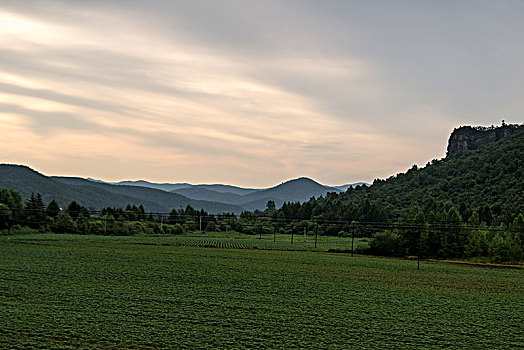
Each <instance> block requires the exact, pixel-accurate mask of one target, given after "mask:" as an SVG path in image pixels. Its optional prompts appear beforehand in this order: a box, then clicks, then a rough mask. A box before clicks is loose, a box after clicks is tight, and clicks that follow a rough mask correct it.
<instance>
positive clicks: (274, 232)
mask: <svg viewBox="0 0 524 350" xmlns="http://www.w3.org/2000/svg"><path fill="white" fill-rule="evenodd" d="M276 241H277V230H276V229H274V230H273V243H275V242H276Z"/></svg>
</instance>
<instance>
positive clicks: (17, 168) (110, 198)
mask: <svg viewBox="0 0 524 350" xmlns="http://www.w3.org/2000/svg"><path fill="white" fill-rule="evenodd" d="M0 187H7V188H12V189H15V190H17V191H19V192H20V193H21V194H22V197H23V198H24V199H27V198H29V197H30V196H31V193H32V192H34V193H35V194H36V193H40V194H41V195H42V197H43V200H44V201H45V202H46V203H47V202H49V201H51V200H53V199H54V200H56V201H57V202H58V203H59V204H60V206H62V207H64V208H65V207H66V206H67V204H68V203H70V202H71V201H77V202H78V203H80V204H81V205H84V206H86V207H88V208H90V209H100V208H104V207H125V206H126V205H128V204H132V205H137V206H138V205H143V206H144V208H145V209H146V210H147V211H153V212H169V211H170V210H171V209H173V208H179V207H186V206H187V205H188V204H189V205H191V206H192V207H193V208H197V209H204V210H205V211H208V212H210V213H224V212H237V213H240V212H241V211H242V208H240V207H238V206H235V205H230V204H225V203H216V202H210V201H200V200H194V199H190V198H187V197H185V196H182V195H180V194H176V193H169V192H165V191H161V190H157V189H153V188H146V187H134V186H118V185H110V184H105V183H97V182H93V181H89V180H85V179H80V178H67V177H48V176H45V175H42V174H40V173H38V172H36V171H34V170H33V169H31V168H29V167H26V166H22V165H12V164H0Z"/></svg>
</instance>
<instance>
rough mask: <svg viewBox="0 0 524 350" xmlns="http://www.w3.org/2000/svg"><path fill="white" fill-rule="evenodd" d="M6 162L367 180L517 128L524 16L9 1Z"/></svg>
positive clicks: (520, 5) (62, 172)
mask: <svg viewBox="0 0 524 350" xmlns="http://www.w3.org/2000/svg"><path fill="white" fill-rule="evenodd" d="M0 44H1V45H0V63H1V65H0V133H1V134H2V137H1V138H0V153H1V154H2V156H1V158H0V163H15V164H23V165H27V166H29V167H31V168H33V169H35V170H37V171H39V172H41V173H43V174H46V175H49V176H78V177H84V178H87V177H90V178H93V179H102V180H104V181H108V182H116V181H122V180H133V179H140V180H147V181H150V182H157V183H162V182H169V183H178V182H190V183H202V184H203V183H206V184H212V183H221V184H230V185H234V186H239V187H249V188H265V187H270V186H274V185H275V184H279V183H282V182H284V181H287V180H289V179H294V178H298V177H309V178H311V179H314V180H315V181H317V182H319V183H322V184H325V185H330V186H340V185H343V184H348V183H355V182H368V183H371V182H373V180H374V179H375V178H387V177H389V176H391V175H394V174H397V173H399V172H404V171H406V170H407V169H409V168H410V167H411V166H412V165H413V164H417V165H418V166H424V165H425V164H426V163H427V162H428V161H431V160H432V159H435V158H436V159H439V158H442V157H444V155H445V152H446V146H447V140H448V137H449V134H450V133H451V131H452V130H453V128H456V127H459V126H461V125H484V126H490V125H500V123H501V121H502V120H505V121H506V123H508V124H510V123H518V124H520V123H522V122H523V121H524V117H523V114H522V111H523V110H524V99H522V98H521V97H522V95H523V93H524V62H523V61H522V59H521V58H522V57H523V55H524V2H515V1H496V2H479V1H440V2H419V1H402V2H400V1H399V2H389V1H374V2H360V1H359V2H357V1H329V2H318V1H309V0H302V1H293V0H292V1H264V2H246V1H235V0H230V1H221V2H216V1H211V0H209V1H207V0H206V1H204V0H201V1H192V2H187V1H168V2H166V1H159V0H153V1H147V2H144V1H126V2H119V3H106V2H103V1H90V2H83V1H79V0H71V1H23V2H21V1H9V0H8V1H4V2H2V4H0Z"/></svg>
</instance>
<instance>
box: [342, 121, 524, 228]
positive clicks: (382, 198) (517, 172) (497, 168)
mask: <svg viewBox="0 0 524 350" xmlns="http://www.w3.org/2000/svg"><path fill="white" fill-rule="evenodd" d="M338 199H340V200H343V201H354V202H361V201H364V200H365V199H369V200H370V201H377V202H378V203H381V204H383V205H384V206H385V207H387V208H388V210H389V211H390V212H392V213H394V214H398V213H399V212H402V211H405V210H406V209H408V208H410V207H411V206H412V205H418V206H419V207H421V208H424V207H427V206H431V205H433V203H434V202H435V201H449V202H451V204H452V205H454V206H455V207H457V208H460V207H462V210H461V211H462V213H461V214H462V216H466V217H463V219H465V220H467V216H468V212H469V213H470V212H471V211H472V210H473V209H479V210H480V212H482V210H481V209H484V211H486V212H487V209H486V207H488V208H489V210H490V211H491V213H492V215H493V217H494V218H493V221H494V222H493V223H495V222H509V221H511V220H513V218H514V217H515V216H516V215H518V213H522V212H524V132H523V130H522V128H521V129H520V131H518V132H516V133H515V134H514V135H512V136H509V137H507V138H504V139H501V140H499V141H495V142H490V143H487V144H484V145H481V146H479V147H478V149H476V150H469V151H465V152H462V153H456V154H453V155H448V157H447V158H445V159H441V160H433V161H432V162H431V163H428V164H427V165H426V166H425V167H424V168H422V169H418V168H417V166H413V167H412V168H411V169H410V170H408V171H407V172H406V173H400V174H398V175H396V176H393V177H390V178H388V179H386V180H375V181H374V182H373V185H372V186H370V187H369V188H366V187H361V188H359V190H353V189H349V191H347V192H345V193H343V194H341V195H340V196H339V197H338ZM465 208H468V209H469V210H466V209H465ZM488 220H489V219H488Z"/></svg>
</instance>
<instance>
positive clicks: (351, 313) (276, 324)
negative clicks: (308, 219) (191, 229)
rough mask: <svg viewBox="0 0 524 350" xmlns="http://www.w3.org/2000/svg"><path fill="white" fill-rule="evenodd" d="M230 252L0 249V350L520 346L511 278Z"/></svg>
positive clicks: (91, 242)
mask: <svg viewBox="0 0 524 350" xmlns="http://www.w3.org/2000/svg"><path fill="white" fill-rule="evenodd" d="M268 238H269V237H268ZM298 239H300V238H299V237H297V240H298ZM206 240H207V241H206ZM262 241H263V240H260V241H259V242H258V246H257V248H263V247H264V245H269V239H267V240H266V241H264V242H262ZM199 242H207V243H202V244H200V243H199ZM217 242H218V243H217ZM227 242H228V240H227V239H226V238H225V237H218V236H217V237H208V238H202V237H196V238H190V237H179V238H176V237H103V236H80V235H52V234H42V235H27V236H7V237H0V310H1V313H0V325H1V328H2V329H1V332H0V348H21V349H22V348H23V349H25V348H30V347H43V348H49V347H55V348H56V347H63V348H78V347H82V348H114V347H118V348H137V347H138V348H173V347H182V348H184V347H185V348H206V347H221V348H231V347H233V348H234V347H261V348H276V347H278V348H282V347H290V348H294V347H307V348H317V347H330V348H349V347H358V348H366V347H367V348H383V347H385V346H388V347H392V346H393V347H398V348H427V347H430V348H431V347H446V348H519V347H522V346H523V344H524V334H523V332H522V324H523V323H524V314H523V312H522V310H524V287H523V286H524V272H523V271H522V270H514V269H486V268H475V267H467V266H456V265H451V264H443V263H431V262H423V263H422V265H421V269H420V270H419V271H417V269H416V262H413V261H407V260H399V259H386V258H375V257H362V256H355V257H350V256H349V255H347V254H330V253H327V252H319V251H310V250H311V249H310V248H307V247H306V248H307V249H306V248H304V249H303V250H296V251H283V250H286V249H288V248H287V247H288V244H289V243H287V242H281V243H280V244H281V245H282V250H265V249H233V248H253V245H256V243H255V242H257V241H256V239H255V238H251V240H249V239H247V238H246V240H245V241H244V242H243V243H242V240H241V239H240V240H239V239H237V240H229V242H231V243H227ZM271 243H272V241H271ZM277 243H278V242H277ZM306 243H307V242H306ZM324 243H325V244H324V246H323V247H325V248H327V247H328V245H327V242H324ZM307 244H310V243H307ZM332 244H333V246H335V245H336V244H337V243H336V242H332ZM236 245H239V246H236ZM208 247H220V248H219V249H216V248H208ZM294 247H298V244H294ZM304 247H305V246H304ZM308 247H309V246H308ZM323 249H324V248H323Z"/></svg>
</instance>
